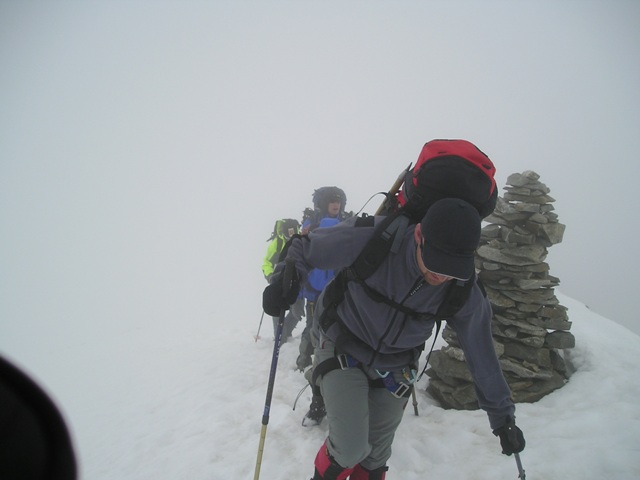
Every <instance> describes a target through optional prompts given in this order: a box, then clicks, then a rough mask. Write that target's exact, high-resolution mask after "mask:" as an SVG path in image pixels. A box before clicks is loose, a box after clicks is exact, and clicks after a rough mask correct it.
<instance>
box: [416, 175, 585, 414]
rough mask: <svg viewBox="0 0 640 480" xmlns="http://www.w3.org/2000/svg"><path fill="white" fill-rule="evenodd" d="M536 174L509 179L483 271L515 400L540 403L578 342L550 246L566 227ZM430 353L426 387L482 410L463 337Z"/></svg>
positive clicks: (481, 252) (480, 256)
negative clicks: (562, 300) (560, 299)
mask: <svg viewBox="0 0 640 480" xmlns="http://www.w3.org/2000/svg"><path fill="white" fill-rule="evenodd" d="M539 178H540V177H539V175H538V174H537V173H535V172H532V171H526V172H523V173H516V174H513V175H511V176H510V177H509V178H508V179H507V186H506V187H505V190H506V193H505V194H504V197H499V198H498V202H497V205H496V209H495V211H494V212H493V214H492V215H490V216H489V217H487V218H486V219H485V221H486V222H487V223H489V225H486V226H485V227H484V228H483V229H482V237H481V242H480V247H479V248H478V250H477V252H476V269H477V270H478V272H479V273H478V275H479V277H480V279H481V280H482V283H483V284H484V286H485V289H486V291H487V296H488V297H489V300H490V301H491V305H492V308H493V319H492V330H493V340H494V345H495V347H496V352H497V353H498V356H499V358H500V364H501V365H502V370H503V372H504V374H505V377H506V379H507V382H508V383H509V386H510V387H511V390H512V392H513V399H514V401H515V402H535V401H537V400H539V399H541V398H542V397H544V396H545V395H547V394H548V393H550V392H552V391H554V390H556V389H558V388H560V387H562V386H563V385H564V384H565V383H566V381H567V379H568V378H569V369H568V368H567V365H566V364H565V361H564V357H563V354H562V352H563V351H564V350H565V349H569V348H573V347H574V346H575V338H574V336H573V335H572V334H571V333H570V332H569V329H570V328H571V322H570V321H569V318H568V315H567V309H566V308H565V307H563V306H562V305H560V304H559V302H558V299H557V298H556V296H555V293H554V287H555V286H557V285H558V284H559V280H558V279H557V278H555V277H553V276H551V275H549V265H548V264H547V263H545V261H544V260H545V258H546V257H547V253H548V251H547V248H548V247H550V246H551V245H554V244H557V243H560V242H561V241H562V236H563V234H564V230H565V226H564V225H563V224H561V223H559V222H558V216H557V215H556V214H555V213H554V212H553V210H554V208H553V206H552V205H551V204H552V203H553V202H554V201H555V200H554V199H553V198H552V197H550V196H549V188H547V186H546V185H544V184H543V183H541V182H540V181H539ZM443 337H444V339H445V341H446V342H447V346H445V347H443V348H442V349H440V350H438V351H434V352H433V353H432V355H431V358H430V361H429V364H430V368H429V370H427V374H428V375H429V377H430V382H429V386H428V387H427V391H428V392H429V393H430V394H431V395H432V396H433V397H434V398H436V399H437V400H438V401H439V402H440V403H441V404H442V405H443V406H444V407H445V408H455V409H458V410H475V409H477V408H478V404H477V400H476V396H475V391H474V387H473V384H472V383H471V375H470V373H469V371H468V369H467V366H466V363H465V361H464V353H463V352H462V349H461V348H460V345H459V344H458V342H457V339H456V335H455V333H454V332H453V330H451V329H450V328H449V327H445V329H444V330H443Z"/></svg>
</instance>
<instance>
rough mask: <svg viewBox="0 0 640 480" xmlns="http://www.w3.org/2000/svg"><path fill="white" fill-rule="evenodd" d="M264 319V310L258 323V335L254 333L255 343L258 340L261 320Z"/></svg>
mask: <svg viewBox="0 0 640 480" xmlns="http://www.w3.org/2000/svg"><path fill="white" fill-rule="evenodd" d="M263 318H264V310H263V311H262V316H261V317H260V323H259V324H258V333H256V336H255V339H256V342H257V341H258V340H260V329H261V328H262V319H263Z"/></svg>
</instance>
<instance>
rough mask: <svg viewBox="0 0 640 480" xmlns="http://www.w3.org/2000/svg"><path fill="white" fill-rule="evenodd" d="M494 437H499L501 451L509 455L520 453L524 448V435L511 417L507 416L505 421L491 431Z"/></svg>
mask: <svg viewBox="0 0 640 480" xmlns="http://www.w3.org/2000/svg"><path fill="white" fill-rule="evenodd" d="M493 434H494V435H495V436H496V437H500V445H501V446H502V453H504V454H505V455H511V454H512V453H520V452H521V451H522V450H524V445H525V441H524V435H523V434H522V430H520V429H519V428H518V427H516V422H515V421H514V420H513V418H511V417H507V422H506V423H505V424H504V425H503V426H501V427H500V428H496V429H495V430H494V431H493Z"/></svg>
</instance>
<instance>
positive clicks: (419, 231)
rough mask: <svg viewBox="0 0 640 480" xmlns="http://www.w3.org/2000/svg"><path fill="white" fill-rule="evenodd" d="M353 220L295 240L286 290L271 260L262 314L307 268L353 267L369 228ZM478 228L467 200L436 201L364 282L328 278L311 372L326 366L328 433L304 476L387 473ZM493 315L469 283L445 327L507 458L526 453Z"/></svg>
mask: <svg viewBox="0 0 640 480" xmlns="http://www.w3.org/2000/svg"><path fill="white" fill-rule="evenodd" d="M382 218H383V217H375V222H376V223H378V222H379V221H381V220H382ZM357 220H358V218H357V217H355V218H353V219H348V220H345V221H343V222H342V223H340V224H339V225H336V226H335V227H332V228H322V229H317V230H316V231H314V232H312V233H311V234H310V235H309V236H308V237H307V238H305V237H302V238H298V239H295V240H293V242H292V243H291V246H290V248H289V251H288V253H287V258H286V260H287V262H289V263H290V262H293V263H294V265H295V271H294V275H293V278H292V279H291V282H290V284H289V285H286V286H285V285H284V284H283V283H284V282H283V280H284V275H282V273H283V271H284V266H285V264H284V263H280V264H278V265H277V267H276V272H275V273H274V277H275V278H274V281H273V282H272V284H271V285H270V286H269V287H267V288H266V289H265V290H264V293H263V307H264V309H265V311H267V313H268V312H271V311H279V310H280V309H281V308H286V307H287V304H289V303H293V302H294V301H295V299H296V297H297V290H299V285H300V284H301V283H303V282H304V280H305V279H306V277H307V275H308V274H309V272H310V271H311V270H312V269H313V268H322V269H336V270H337V269H342V268H346V267H349V266H350V265H352V264H353V262H354V260H355V259H356V258H357V256H358V255H359V254H360V252H361V251H362V250H363V248H364V246H365V245H366V244H367V243H368V241H369V240H370V239H371V238H372V236H373V234H374V231H375V226H371V225H359V226H356V222H357ZM480 228H481V219H480V216H479V214H478V211H477V210H476V209H475V208H474V207H473V206H472V205H470V204H468V203H467V202H465V201H463V200H460V199H452V198H445V199H442V200H439V201H437V202H436V203H434V204H433V205H432V206H431V207H430V208H429V210H428V211H427V213H426V215H425V216H424V218H423V219H422V221H421V222H420V223H418V224H416V225H415V227H414V226H410V227H409V228H407V229H406V231H405V232H404V234H403V235H402V236H400V238H399V243H398V245H397V246H398V248H397V249H396V250H394V251H392V252H390V253H389V254H388V255H386V257H385V258H384V260H383V261H382V263H381V264H380V266H379V267H378V268H377V269H376V270H375V272H373V273H372V274H371V275H370V276H368V277H367V278H366V279H364V280H362V281H361V282H360V281H349V282H346V286H344V288H337V287H338V286H340V285H339V284H337V283H336V281H335V280H334V281H332V282H331V283H330V284H329V286H327V287H326V288H325V289H324V291H323V293H322V294H321V295H320V297H319V298H318V301H317V308H316V311H315V316H314V321H313V332H314V333H313V334H314V335H317V337H318V340H317V342H316V343H315V347H316V348H315V351H314V366H313V368H314V370H318V372H320V371H322V372H323V373H322V374H321V375H320V376H319V377H318V378H317V383H318V386H319V388H320V391H321V393H322V397H323V398H324V402H325V407H326V411H327V419H328V421H329V433H328V436H327V438H326V440H325V442H324V443H323V445H322V446H321V447H320V449H319V451H318V453H317V455H316V457H315V462H314V467H315V472H314V477H313V479H312V480H342V479H346V478H350V479H352V480H381V479H384V478H385V476H386V472H387V470H388V468H387V461H388V459H389V458H390V456H391V445H392V443H393V439H394V436H395V433H396V430H397V428H398V426H399V425H400V421H401V420H402V417H403V412H404V409H405V407H406V405H407V402H408V398H409V397H410V396H411V391H412V388H413V383H414V382H415V380H416V375H415V372H416V371H417V366H418V362H419V359H420V355H421V353H422V349H423V346H424V343H425V341H426V340H427V339H428V338H429V337H430V336H431V335H432V331H433V328H434V325H435V317H436V315H435V313H436V312H437V311H438V308H439V306H440V304H441V303H442V302H443V299H444V296H445V293H446V292H447V291H448V286H449V285H450V282H465V281H471V280H473V279H474V275H475V268H474V253H475V250H476V248H477V247H478V243H479V240H480ZM340 275H342V273H341V274H340ZM285 292H286V295H285ZM335 292H339V293H340V294H339V295H336V294H335ZM417 312H420V313H419V314H416V313H417ZM491 317H492V311H491V305H490V303H489V300H488V299H487V297H486V295H485V294H484V293H483V291H482V289H481V288H480V286H479V285H478V283H477V282H475V281H474V282H473V283H472V284H471V290H470V293H469V296H468V298H467V300H466V302H465V303H464V305H462V307H461V308H460V309H459V310H458V311H457V313H455V314H453V315H452V316H451V317H450V318H447V324H448V325H449V327H451V328H452V329H453V330H454V331H455V332H456V335H457V338H458V341H459V343H460V346H461V348H462V350H463V352H464V355H465V360H466V362H467V365H468V368H469V371H470V373H471V376H472V378H473V383H474V386H475V391H476V396H477V399H478V405H479V406H480V408H482V409H483V410H485V411H486V413H487V415H488V419H489V425H490V427H491V429H492V430H493V433H494V434H495V435H496V436H498V437H499V438H500V444H501V447H502V453H504V454H506V455H511V454H513V453H519V452H521V451H522V450H523V449H524V447H525V440H524V435H523V433H522V430H520V428H518V427H517V426H516V424H515V405H514V403H513V401H512V399H511V391H510V389H509V386H508V384H507V382H506V380H505V378H504V375H503V373H502V369H501V367H500V362H499V361H498V356H497V354H496V351H495V348H494V345H493V337H492V334H491ZM334 365H336V366H334ZM323 366H331V367H330V368H322V367H323ZM452 447H454V446H453V445H452Z"/></svg>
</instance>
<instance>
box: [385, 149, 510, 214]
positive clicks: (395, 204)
mask: <svg viewBox="0 0 640 480" xmlns="http://www.w3.org/2000/svg"><path fill="white" fill-rule="evenodd" d="M495 173H496V168H495V166H494V165H493V162H492V161H491V160H490V159H489V157H487V156H486V155H485V154H484V153H483V152H482V151H481V150H480V149H479V148H478V147H476V146H475V145H474V144H473V143H471V142H468V141H466V140H432V141H430V142H427V143H426V144H425V145H424V147H422V151H421V152H420V156H419V157H418V161H417V162H416V164H415V166H414V167H413V168H412V169H410V170H408V171H407V173H406V174H405V175H404V178H403V180H404V183H403V185H402V190H401V191H400V192H399V193H398V194H397V195H395V197H393V198H389V199H388V200H387V202H385V203H387V205H388V206H387V210H388V211H391V212H393V211H395V210H403V211H404V212H405V213H406V214H408V215H409V216H410V217H411V218H412V220H413V221H415V222H419V221H420V220H421V219H422V217H423V216H424V214H425V213H426V212H427V210H428V208H429V207H430V206H431V205H432V204H433V203H434V202H436V201H438V200H440V199H442V198H448V197H453V198H461V199H462V200H465V201H466V202H468V203H470V204H471V205H473V206H474V207H476V208H477V209H478V212H479V213H480V216H481V217H482V218H484V217H486V216H487V215H489V214H490V213H491V212H493V209H494V208H495V206H496V201H497V198H498V191H497V188H496V181H495V178H494V176H495ZM389 207H390V208H389Z"/></svg>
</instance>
